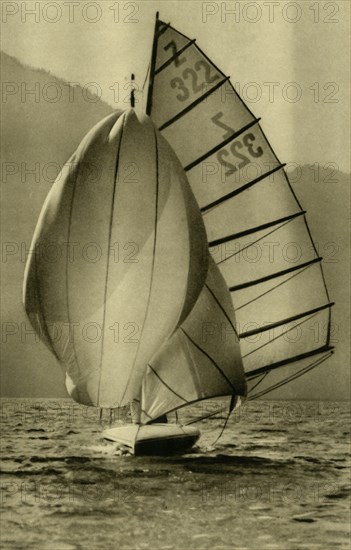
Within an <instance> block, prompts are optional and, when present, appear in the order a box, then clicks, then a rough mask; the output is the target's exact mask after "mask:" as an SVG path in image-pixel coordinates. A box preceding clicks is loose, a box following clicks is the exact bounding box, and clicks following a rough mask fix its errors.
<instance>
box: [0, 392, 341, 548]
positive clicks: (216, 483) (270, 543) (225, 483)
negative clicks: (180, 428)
mask: <svg viewBox="0 0 351 550" xmlns="http://www.w3.org/2000/svg"><path fill="white" fill-rule="evenodd" d="M226 406H227V400H216V401H211V402H207V403H201V404H197V405H196V406H195V407H193V408H192V409H190V408H189V409H187V410H186V411H185V410H184V411H180V413H179V416H180V420H181V421H182V422H184V423H185V422H186V421H187V420H189V419H191V418H193V417H195V416H200V415H201V416H202V415H204V414H206V413H210V412H212V411H215V410H217V409H218V410H219V414H218V415H217V416H216V417H214V418H210V419H208V420H206V421H202V422H200V423H199V424H198V426H199V428H200V430H201V433H202V437H201V439H200V441H199V445H198V446H197V447H196V448H194V449H193V450H192V451H191V452H189V453H187V454H184V455H180V456H172V457H132V456H126V455H122V456H120V454H119V453H118V451H117V450H116V446H115V444H113V443H108V442H104V440H103V439H102V437H101V429H102V427H101V425H100V422H99V418H98V413H97V411H95V410H94V409H90V408H86V407H82V406H79V405H77V404H74V403H73V402H72V401H70V400H64V399H62V400H57V399H52V400H50V399H49V400H48V399H45V400H44V399H43V400H40V399H3V400H2V434H3V437H2V484H1V511H2V529H1V539H2V547H3V548H9V549H22V548H23V549H35V550H42V549H47V550H74V549H82V550H83V549H84V550H85V549H87V550H95V549H96V550H98V549H99V550H100V549H101V550H109V549H117V550H120V549H121V550H122V549H129V550H131V549H141V550H142V549H145V550H147V549H150V550H159V549H164V550H173V549H174V550H183V549H184V550H185V549H198V550H200V549H201V550H202V549H214V550H216V549H218V550H224V549H225V550H229V549H230V550H234V549H239V550H240V549H241V550H266V549H267V550H268V549H276V550H285V549H286V550H288V549H289V550H299V549H306V550H307V549H308V550H312V549H318V550H322V549H323V550H331V549H341V548H345V549H346V548H347V549H349V548H350V538H349V537H350V531H349V529H350V527H349V525H350V515H349V510H350V501H349V495H350V477H349V470H348V467H349V464H348V459H349V443H348V442H349V428H350V407H349V404H348V403H344V402H315V401H314V402H306V401H303V402H291V401H289V402H287V401H286V402H284V401H256V402H248V403H247V404H245V405H243V407H242V408H241V409H238V411H236V412H235V413H234V414H233V415H232V417H231V419H230V421H229V423H228V427H227V429H226V430H225V432H224V435H223V436H222V438H221V439H220V440H219V442H218V443H217V444H216V445H215V446H213V442H214V441H215V439H216V437H217V436H218V434H219V432H220V429H221V426H222V425H223V422H224V418H225V414H226V409H225V407H226ZM121 418H122V413H121V414H120V418H117V416H116V417H115V421H118V420H120V419H121ZM102 423H103V427H108V424H109V419H108V418H107V415H106V417H104V418H103V420H102Z"/></svg>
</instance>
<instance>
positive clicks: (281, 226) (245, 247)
mask: <svg viewBox="0 0 351 550" xmlns="http://www.w3.org/2000/svg"><path fill="white" fill-rule="evenodd" d="M293 219H294V218H291V219H290V220H287V221H286V222H285V223H282V225H279V227H275V228H274V229H272V231H269V232H268V233H265V234H264V235H262V237H260V238H259V239H256V241H253V242H252V243H249V244H247V245H246V246H244V247H243V248H240V250H238V251H237V252H234V253H233V254H230V256H227V257H226V258H224V259H223V260H221V261H220V262H217V265H220V264H222V263H223V262H226V261H227V260H230V258H233V257H234V256H237V255H238V254H240V253H241V252H243V251H244V250H246V249H247V248H250V246H252V245H254V244H257V243H258V242H260V241H262V239H265V238H266V237H269V236H270V235H272V234H273V233H275V232H276V231H279V229H282V228H283V227H285V226H286V225H288V223H290V222H291V221H292V220H293ZM209 246H210V245H209Z"/></svg>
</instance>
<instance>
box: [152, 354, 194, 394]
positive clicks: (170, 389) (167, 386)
mask: <svg viewBox="0 0 351 550" xmlns="http://www.w3.org/2000/svg"><path fill="white" fill-rule="evenodd" d="M148 367H150V369H151V370H152V372H153V373H154V375H155V376H156V377H157V378H158V379H159V380H160V382H162V384H163V385H164V386H165V387H166V388H167V389H168V390H169V391H171V392H172V393H174V395H176V396H177V397H179V399H181V400H182V401H184V402H185V403H188V400H187V399H185V398H184V397H182V396H181V395H179V393H177V392H176V391H175V390H174V389H173V388H171V386H169V385H168V384H167V382H165V381H164V380H163V379H162V378H161V376H160V375H159V374H158V372H156V371H155V369H154V368H153V367H152V366H151V365H150V363H148Z"/></svg>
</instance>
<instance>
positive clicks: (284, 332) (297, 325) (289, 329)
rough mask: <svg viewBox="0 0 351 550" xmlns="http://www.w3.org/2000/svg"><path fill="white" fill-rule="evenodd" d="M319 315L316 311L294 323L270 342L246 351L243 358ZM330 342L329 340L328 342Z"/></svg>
mask: <svg viewBox="0 0 351 550" xmlns="http://www.w3.org/2000/svg"><path fill="white" fill-rule="evenodd" d="M317 315H318V312H316V313H314V314H313V315H310V316H309V317H307V319H304V320H303V321H301V322H300V323H297V324H296V325H293V326H292V327H290V328H288V329H286V330H284V331H283V332H282V333H281V334H278V336H275V337H274V338H272V339H271V340H268V342H265V343H264V344H262V346H259V347H258V348H255V349H253V350H252V351H250V352H249V353H246V354H245V355H243V356H242V359H245V358H246V357H248V356H249V355H252V354H253V353H255V352H256V351H259V350H260V349H262V348H264V347H266V346H268V345H269V344H271V343H272V342H274V341H275V340H278V339H279V338H281V337H282V336H285V334H288V332H291V331H292V330H294V329H295V328H296V327H299V326H301V325H303V324H304V323H307V321H310V320H311V319H313V318H314V317H316V316H317ZM327 343H328V342H327Z"/></svg>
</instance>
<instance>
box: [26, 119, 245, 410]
mask: <svg viewBox="0 0 351 550" xmlns="http://www.w3.org/2000/svg"><path fill="white" fill-rule="evenodd" d="M92 171H94V173H95V174H96V173H98V174H99V179H98V181H96V177H95V178H94V181H91V179H90V178H89V173H91V172H92ZM53 245H54V246H55V247H56V249H57V250H58V251H59V254H58V256H57V257H56V259H55V261H54V262H52V261H50V259H48V258H47V257H46V256H45V255H43V254H42V253H41V251H43V250H45V248H46V247H47V246H53ZM89 248H90V254H91V253H92V252H93V253H94V250H96V249H97V250H98V251H99V252H100V254H99V256H98V258H94V259H92V258H91V256H89V255H88V252H87V250H88V249H89ZM32 250H35V251H36V253H35V254H32V255H31V256H30V257H29V260H28V263H27V266H26V272H25V281H24V303H25V308H26V311H27V313H28V315H29V318H30V320H31V322H32V324H33V326H34V327H35V328H36V330H37V331H38V332H39V333H40V335H41V336H42V337H43V339H44V341H45V342H46V344H47V345H48V347H49V348H50V349H51V351H52V352H53V353H54V354H55V355H56V357H57V358H58V360H59V361H60V362H61V364H62V365H63V366H64V369H65V372H66V386H67V389H68V391H69V393H70V395H71V396H72V397H73V398H74V399H75V400H76V401H78V402H80V403H83V404H86V405H93V406H99V407H110V408H111V407H118V406H123V405H125V404H127V403H129V402H131V401H133V400H140V398H141V386H142V383H143V377H144V374H145V372H146V370H147V369H150V367H149V366H148V365H151V364H152V361H155V365H158V363H159V359H158V352H159V350H160V349H166V355H165V357H164V361H163V362H162V367H165V368H166V371H167V376H168V370H169V367H171V369H173V370H172V372H171V376H170V383H171V384H172V385H173V384H174V389H175V391H177V387H178V386H180V388H181V389H182V388H183V385H184V384H185V385H186V386H188V385H189V387H190V386H191V378H192V376H193V373H194V372H196V373H197V372H198V373H199V374H198V375H197V376H198V377H199V379H200V378H201V377H202V381H201V383H200V381H199V382H198V384H197V386H196V387H195V389H194V390H193V391H192V392H191V399H200V398H201V397H202V395H203V394H204V393H205V394H206V395H209V396H212V395H217V394H220V395H221V394H223V393H224V394H226V393H228V390H229V391H230V393H234V394H240V395H244V394H245V392H246V385H245V378H244V373H243V368H242V362H241V355H240V348H239V343H238V338H237V336H236V335H235V333H234V331H233V327H234V320H233V316H234V312H233V309H232V304H231V301H230V295H229V292H228V289H227V287H226V285H225V284H224V282H223V279H222V276H221V275H220V273H219V270H218V268H217V266H216V265H215V263H214V262H213V260H211V259H210V255H209V251H208V246H207V240H206V232H205V228H204V224H203V220H202V216H201V213H200V210H199V208H198V205H197V203H196V200H195V198H194V195H193V193H192V192H191V189H190V186H189V183H188V181H187V178H186V176H185V173H184V170H183V169H182V167H181V165H180V163H179V161H178V159H177V157H176V155H175V154H174V152H173V151H172V150H171V148H170V147H169V145H168V143H167V142H166V140H165V139H164V138H163V137H162V136H161V135H160V134H159V132H157V131H156V129H155V126H154V124H153V123H152V122H151V120H150V119H149V118H148V117H145V116H141V117H140V119H139V118H138V117H137V116H136V114H135V113H134V111H132V110H131V111H129V112H126V113H121V112H118V113H115V114H113V115H111V116H109V117H107V118H106V119H104V120H103V121H101V122H100V123H99V124H98V125H96V126H95V127H94V128H93V129H92V130H91V131H90V132H89V134H88V135H87V136H86V137H85V138H84V139H83V141H82V143H81V144H80V146H79V147H78V149H77V151H76V153H75V154H74V155H73V157H72V158H71V159H70V161H69V162H68V163H67V166H65V167H64V169H63V171H62V173H61V174H60V175H59V176H58V178H57V180H56V182H55V183H54V185H53V187H52V189H51V191H50V193H49V195H48V197H47V200H46V202H45V204H44V206H43V209H42V212H41V215H40V218H39V221H38V224H37V228H36V231H35V235H34V238H33V242H32ZM84 250H85V254H84ZM209 263H210V266H211V267H210V270H209V269H208V266H209ZM216 281H217V282H219V285H218V289H217V286H216V287H215V288H213V285H214V284H215V282H216ZM193 310H194V313H193ZM194 319H195V321H196V323H197V325H198V326H196V327H194V326H193V323H192V321H191V320H194ZM214 319H217V320H218V323H220V322H222V321H223V319H224V322H225V323H228V322H229V321H230V323H231V326H230V327H229V333H230V334H227V335H226V342H224V343H223V344H222V346H221V348H220V349H219V348H218V343H217V342H218V340H217V339H213V338H212V339H211V338H210V339H208V340H207V342H205V343H203V344H202V342H201V340H200V336H199V335H201V334H202V331H203V329H204V325H205V324H206V323H208V322H209V320H210V322H211V323H213V320H214ZM187 329H189V337H190V338H191V337H192V338H194V339H195V340H196V341H197V342H198V343H199V344H200V345H202V347H203V348H204V351H203V352H202V353H200V351H199V350H198V349H196V344H194V346H195V350H193V352H192V354H191V358H192V359H191V364H189V361H188V363H187V364H185V363H184V362H182V356H187V354H188V349H189V347H190V343H189V342H187V341H186V340H185V339H184V340H183V342H182V343H181V344H179V345H178V346H177V352H179V361H178V358H176V361H175V364H173V363H172V359H173V358H172V354H171V353H168V350H171V348H172V345H173V342H174V341H176V338H177V335H178V334H180V331H181V332H182V334H183V335H185V330H187ZM169 339H170V340H169ZM168 340H169V341H170V344H169V346H167V345H164V343H165V342H168ZM206 354H207V356H208V357H207V361H211V360H212V363H211V369H207V370H212V371H213V372H212V375H210V376H209V377H208V380H207V379H206V380H205V379H204V375H205V374H206V376H208V372H207V371H206V372H205V370H204V372H203V373H202V372H200V364H197V362H200V363H201V364H203V363H206V359H204V357H206ZM210 357H211V358H212V359H211V360H210V359H209V358H210ZM213 363H215V367H214V364H213ZM229 363H230V369H229V367H228V365H229ZM205 367H207V365H206V364H205V365H204V368H205ZM226 371H230V373H229V374H228V376H226V374H225V373H226ZM205 387H206V388H205ZM204 388H205V389H204ZM224 388H225V391H224ZM189 395H190V394H189ZM143 396H146V398H147V402H146V404H145V405H144V402H142V406H143V408H144V410H146V408H150V413H149V416H147V415H146V414H145V413H143V414H144V417H145V421H147V420H148V419H150V418H151V417H153V416H151V415H152V414H153V412H154V411H155V410H157V411H159V410H160V414H162V413H163V412H164V411H166V410H170V409H171V408H173V404H172V403H171V400H170V399H169V396H168V397H166V399H165V398H164V396H163V395H161V393H160V394H158V391H157V388H156V384H153V385H152V387H151V388H149V390H148V391H147V392H146V393H145V392H143Z"/></svg>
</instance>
